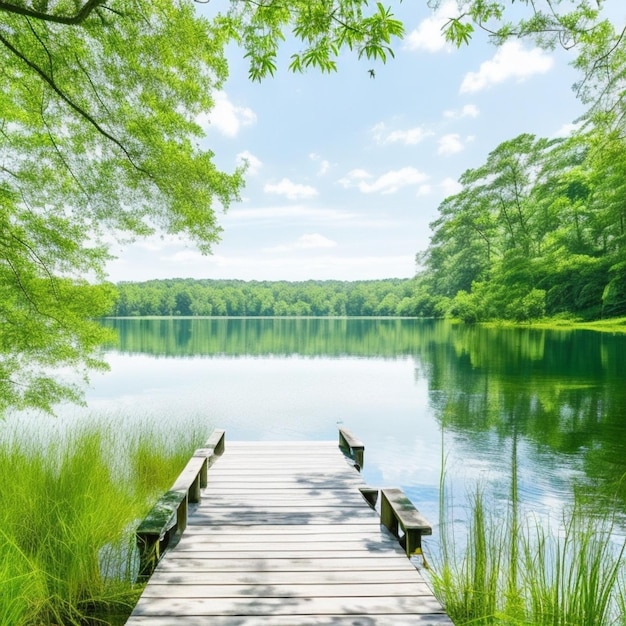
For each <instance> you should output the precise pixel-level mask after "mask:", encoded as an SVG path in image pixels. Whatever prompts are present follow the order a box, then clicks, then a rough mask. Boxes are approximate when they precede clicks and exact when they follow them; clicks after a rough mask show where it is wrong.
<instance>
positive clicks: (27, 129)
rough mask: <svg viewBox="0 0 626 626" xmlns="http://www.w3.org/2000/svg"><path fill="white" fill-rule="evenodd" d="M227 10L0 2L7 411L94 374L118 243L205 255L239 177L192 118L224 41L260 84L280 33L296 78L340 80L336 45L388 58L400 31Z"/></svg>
mask: <svg viewBox="0 0 626 626" xmlns="http://www.w3.org/2000/svg"><path fill="white" fill-rule="evenodd" d="M225 9H226V12H225V13H223V14H220V15H217V16H216V17H215V18H214V19H212V20H208V19H206V18H203V17H201V16H200V15H199V13H198V12H197V11H196V4H195V3H194V2H193V1H192V0H151V1H150V2H142V1H140V0H83V1H82V2H81V1H80V0H76V1H74V0H71V1H70V0H48V1H41V0H13V1H6V2H5V1H3V2H0V66H1V67H2V70H1V71H0V111H1V112H2V117H1V120H0V233H1V234H0V292H1V293H2V305H1V306H0V410H3V409H4V408H5V407H8V406H19V407H22V406H24V407H26V406H35V407H40V408H45V409H50V408H51V406H52V405H53V403H54V402H56V401H57V400H60V399H62V398H63V397H66V398H71V399H76V398H77V397H78V396H77V388H75V387H72V386H63V385H62V384H60V383H55V382H54V380H53V379H52V378H50V377H49V376H47V375H45V374H43V371H44V369H46V368H49V367H50V366H52V365H55V364H57V365H69V366H72V367H83V368H86V367H90V366H93V365H95V364H96V363H97V361H96V360H95V359H94V350H95V348H96V346H97V345H98V344H99V343H100V342H101V341H102V339H103V334H102V333H101V332H100V331H98V330H97V327H96V326H95V325H94V324H92V323H90V322H88V321H87V320H89V319H90V318H92V317H96V316H98V315H103V314H105V313H107V312H108V310H110V309H111V307H112V302H113V298H114V292H113V290H112V289H110V288H109V287H106V286H103V287H100V288H97V287H93V286H90V285H89V284H88V283H87V282H86V280H85V277H88V278H89V279H90V280H92V281H93V280H96V281H98V280H102V278H103V277H104V275H103V268H104V264H105V262H106V260H107V258H108V248H107V244H106V242H108V241H110V237H111V235H113V236H116V237H118V238H120V239H122V240H129V239H133V238H136V237H141V236H145V235H147V234H150V233H153V232H155V231H159V232H166V233H170V234H174V235H184V236H186V237H189V238H190V239H191V240H192V241H193V242H194V243H195V245H196V246H198V248H199V249H200V250H201V251H202V252H205V253H208V252H210V250H211V245H212V244H213V243H214V242H215V241H217V239H218V238H219V234H220V227H219V224H218V220H217V213H218V211H219V210H220V209H221V208H222V207H228V205H229V204H230V203H231V202H233V201H235V200H237V199H238V197H239V192H240V190H241V188H242V185H243V181H244V178H243V174H244V170H243V169H242V168H239V169H234V171H232V172H224V171H220V170H219V169H218V168H217V167H216V166H215V164H214V162H213V154H212V152H211V151H210V150H209V149H208V148H207V147H206V146H204V145H203V137H204V133H203V130H202V127H201V124H200V119H201V116H202V115H203V114H206V113H207V112H208V111H210V110H211V108H212V106H213V94H214V92H215V90H217V89H219V88H221V87H222V85H223V83H224V80H225V79H226V77H227V62H226V57H225V48H226V45H227V44H228V43H229V42H230V41H235V42H237V43H239V44H240V45H241V46H243V47H244V49H245V54H246V56H247V57H248V59H249V61H250V77H251V78H253V79H261V78H262V77H264V76H266V75H268V74H272V72H273V70H274V67H275V62H276V61H275V59H276V54H277V51H278V46H279V44H280V43H281V41H282V40H283V39H284V37H285V33H286V32H291V33H293V35H295V37H296V38H298V39H300V41H301V42H302V44H303V48H302V50H301V51H299V52H298V53H296V54H295V55H294V56H293V57H292V60H291V67H292V69H293V70H296V71H299V70H303V69H306V68H307V67H315V68H318V69H321V70H323V71H328V70H331V69H334V68H335V65H336V62H335V60H336V58H337V57H338V55H339V54H340V51H341V49H343V48H350V49H352V50H354V51H355V53H356V54H358V55H360V56H362V57H364V58H367V59H382V60H385V59H386V58H387V57H388V55H390V54H391V53H392V51H391V44H392V40H393V39H394V38H395V37H398V36H400V35H402V25H401V23H400V22H399V21H397V20H395V19H394V18H393V15H392V14H391V12H390V10H389V9H388V8H385V7H384V6H383V5H376V6H375V7H371V8H369V7H368V6H367V3H366V2H364V1H363V0H334V1H333V2H327V1H326V0H312V1H309V0H307V1H306V2H304V1H301V0H291V1H290V2H287V3H285V2H263V3H257V2H252V1H249V2H248V1H244V2H236V1H233V2H228V3H225ZM137 295H138V294H137ZM127 296H130V294H127ZM183 300H184V302H183ZM146 304H147V303H146ZM121 305H123V309H124V310H125V311H126V312H127V313H130V314H137V313H142V312H144V310H142V309H143V308H144V307H143V306H142V304H141V303H140V302H139V301H138V300H135V299H134V300H133V301H132V302H131V301H130V300H128V301H126V302H124V303H121ZM152 306H154V302H152V303H151V304H150V305H149V307H152ZM206 306H208V304H207V305H206ZM223 306H224V304H223V303H217V304H216V305H215V306H214V307H213V309H212V310H214V311H220V310H221V309H222V308H223ZM229 306H234V305H232V304H230V305H229ZM146 308H148V307H146ZM176 310H178V311H180V312H183V311H184V312H191V301H190V298H189V295H188V294H183V293H182V292H181V293H180V294H178V299H177V298H176V295H175V294H168V297H167V298H166V300H164V301H163V302H162V305H161V310H160V311H159V312H160V313H172V312H174V311H176ZM86 371H87V370H86V369H83V372H84V373H86Z"/></svg>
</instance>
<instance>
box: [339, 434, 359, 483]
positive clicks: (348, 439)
mask: <svg viewBox="0 0 626 626" xmlns="http://www.w3.org/2000/svg"><path fill="white" fill-rule="evenodd" d="M339 448H340V449H341V451H342V452H343V453H344V454H346V455H348V456H349V457H350V458H351V459H354V463H355V465H356V468H357V469H358V470H359V472H360V471H361V468H362V467H363V463H364V462H365V458H364V456H365V445H364V444H363V442H362V441H361V440H360V439H357V438H356V437H355V436H354V435H353V434H352V433H351V432H350V431H349V430H347V429H346V428H340V429H339Z"/></svg>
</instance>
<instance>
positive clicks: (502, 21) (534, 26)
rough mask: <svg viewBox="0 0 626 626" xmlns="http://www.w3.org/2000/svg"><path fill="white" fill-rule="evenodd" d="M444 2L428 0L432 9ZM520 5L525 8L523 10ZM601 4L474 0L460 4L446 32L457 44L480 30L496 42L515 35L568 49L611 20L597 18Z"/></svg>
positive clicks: (591, 36)
mask: <svg viewBox="0 0 626 626" xmlns="http://www.w3.org/2000/svg"><path fill="white" fill-rule="evenodd" d="M441 3H442V0H429V2H428V4H429V6H431V7H433V8H437V7H439V5H440V4H441ZM520 5H524V7H525V8H526V10H523V11H522V12H520V10H519V6H520ZM564 5H565V9H564V8H563V6H564ZM600 5H601V1H596V0H593V1H592V0H552V1H550V0H545V1H544V2H541V1H540V2H529V1H528V0H518V2H517V3H516V2H515V0H510V2H506V1H499V2H495V1H490V0H473V1H471V2H468V3H459V9H458V15H456V16H447V17H449V19H448V22H447V23H446V24H445V26H444V34H445V37H446V39H447V40H448V41H449V42H451V43H453V44H455V45H456V46H462V45H465V44H468V43H469V42H470V40H471V38H472V37H473V36H474V35H475V33H476V31H477V30H480V31H482V32H484V33H486V34H487V35H488V37H489V39H490V40H491V41H492V42H493V43H495V44H496V45H500V44H502V43H504V42H505V41H507V40H509V39H511V38H513V37H515V38H531V39H533V40H534V41H535V43H537V44H538V45H540V46H542V47H545V48H554V47H556V46H557V45H559V46H562V47H563V48H566V49H569V48H572V47H574V46H577V45H580V44H582V43H584V42H586V41H588V40H589V39H594V38H596V37H597V36H598V34H599V31H602V29H603V28H604V26H605V24H606V23H608V22H600V21H599V19H598V18H599V15H600ZM516 9H517V11H516ZM509 14H510V17H509Z"/></svg>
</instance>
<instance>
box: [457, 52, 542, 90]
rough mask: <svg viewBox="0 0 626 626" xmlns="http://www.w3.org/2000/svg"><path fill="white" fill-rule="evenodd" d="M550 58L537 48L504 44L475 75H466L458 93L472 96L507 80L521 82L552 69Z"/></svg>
mask: <svg viewBox="0 0 626 626" xmlns="http://www.w3.org/2000/svg"><path fill="white" fill-rule="evenodd" d="M553 65H554V59H553V58H552V57H550V56H548V55H547V54H546V53H545V52H544V51H543V50H541V49H540V48H533V49H532V50H527V49H525V48H524V47H523V46H522V44H521V43H520V42H519V41H507V42H506V43H505V44H503V45H502V46H501V47H500V48H498V51H497V52H496V53H495V55H494V57H493V59H491V60H489V61H485V62H484V63H481V65H480V69H479V70H478V71H477V72H469V73H468V74H466V75H465V78H464V79H463V82H462V83H461V88H460V91H461V93H475V92H477V91H482V90H483V89H487V88H488V87H491V86H492V85H496V84H498V83H502V82H504V81H506V80H509V79H511V78H512V79H517V80H518V82H522V81H524V80H526V79H527V78H529V77H530V76H534V75H535V74H545V73H546V72H548V71H550V69H552V66H553Z"/></svg>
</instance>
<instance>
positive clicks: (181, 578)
mask: <svg viewBox="0 0 626 626" xmlns="http://www.w3.org/2000/svg"><path fill="white" fill-rule="evenodd" d="M415 574H418V572H417V571H416V572H415ZM410 578H411V577H410V576H407V570H406V569H404V568H403V569H401V570H398V569H392V570H370V569H368V570H358V569H349V570H324V569H320V570H318V571H314V570H310V569H306V570H303V571H297V570H296V571H276V570H270V571H260V572H258V571H248V570H246V571H242V572H237V571H235V572H232V571H231V572H224V571H214V570H210V571H196V570H193V569H190V570H187V571H185V570H182V571H178V570H174V571H173V570H161V569H157V570H156V571H155V572H154V574H153V575H152V578H151V579H150V582H151V584H170V583H171V584H179V585H182V584H195V585H244V584H245V585H251V586H256V585H270V586H275V585H286V584H292V585H305V584H312V583H317V584H320V583H324V584H327V585H335V584H346V583H394V584H396V583H406V582H407V581H408V580H409V579H410ZM415 578H416V583H417V584H420V583H421V581H420V580H419V575H418V576H416V577H415Z"/></svg>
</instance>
